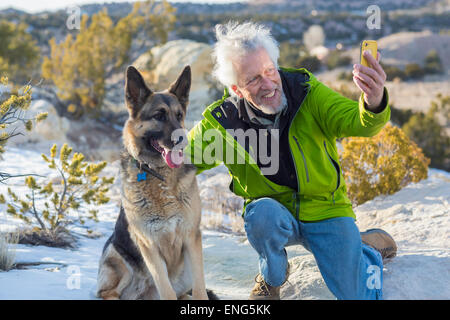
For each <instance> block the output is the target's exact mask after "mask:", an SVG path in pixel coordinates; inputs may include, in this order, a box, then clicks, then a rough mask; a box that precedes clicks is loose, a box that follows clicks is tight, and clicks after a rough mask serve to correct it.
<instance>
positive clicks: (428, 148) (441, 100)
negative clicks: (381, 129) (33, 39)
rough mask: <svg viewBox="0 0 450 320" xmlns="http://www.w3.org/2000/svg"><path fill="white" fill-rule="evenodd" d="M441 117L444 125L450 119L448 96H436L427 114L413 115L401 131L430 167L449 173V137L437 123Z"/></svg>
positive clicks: (449, 99) (449, 97)
mask: <svg viewBox="0 0 450 320" xmlns="http://www.w3.org/2000/svg"><path fill="white" fill-rule="evenodd" d="M439 114H440V115H443V116H444V119H445V121H446V123H448V122H449V117H450V96H446V97H443V96H438V101H437V102H433V103H432V105H431V108H430V109H429V110H428V112H427V113H422V112H419V113H415V114H414V115H413V116H411V118H410V119H409V120H408V122H406V123H405V124H404V125H403V127H402V129H403V130H404V131H405V133H406V134H407V135H408V137H409V138H410V139H412V140H413V141H415V142H416V143H417V144H418V145H419V147H420V148H422V149H423V152H424V153H425V155H426V156H427V157H429V158H430V159H431V166H432V167H434V168H438V169H443V170H446V171H450V136H449V135H448V134H447V133H446V129H445V127H444V126H442V125H441V124H440V123H439V121H438V115H439Z"/></svg>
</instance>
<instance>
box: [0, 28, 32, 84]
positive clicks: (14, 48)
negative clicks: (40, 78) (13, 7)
mask: <svg viewBox="0 0 450 320" xmlns="http://www.w3.org/2000/svg"><path fill="white" fill-rule="evenodd" d="M27 28H28V26H27V25H26V24H23V23H20V24H15V23H13V22H8V21H6V20H0V39H1V45H0V76H7V77H8V78H9V79H10V81H11V82H13V83H16V84H24V83H28V82H29V81H30V80H31V79H32V78H33V76H34V73H35V72H36V71H37V67H38V63H39V59H40V51H39V48H38V47H37V45H36V43H35V41H34V40H33V39H32V37H31V35H30V34H29V33H28V32H27V31H26V30H27Z"/></svg>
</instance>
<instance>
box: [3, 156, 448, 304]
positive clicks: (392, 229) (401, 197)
mask: <svg viewBox="0 0 450 320" xmlns="http://www.w3.org/2000/svg"><path fill="white" fill-rule="evenodd" d="M4 158H5V159H8V161H2V162H0V166H1V171H7V172H9V173H24V172H26V173H38V174H40V175H44V176H45V175H48V174H49V173H50V172H51V170H50V169H48V168H47V165H46V163H45V162H44V161H43V160H41V157H40V154H39V153H36V152H32V151H27V150H20V149H15V148H9V149H8V150H7V152H6V153H5V154H4ZM105 170H107V171H108V173H109V174H110V175H111V174H116V173H117V166H116V165H114V164H113V165H111V166H108V167H107V168H106V169H105ZM199 178H200V177H199ZM200 179H201V178H200ZM22 181H23V178H15V179H12V180H10V181H9V182H8V186H10V187H11V188H13V189H14V190H16V191H17V192H18V193H20V190H23V189H21V187H20V185H21V184H22ZM8 186H6V185H0V193H5V192H6V188H7V187H8ZM116 195H117V194H116ZM449 202H450V174H449V173H446V172H443V171H440V170H433V169H431V170H430V171H429V178H428V179H426V180H424V181H421V182H419V183H415V184H411V185H409V186H407V187H406V188H404V189H402V190H401V191H399V192H397V193H396V194H394V195H391V196H381V197H377V198H376V199H374V200H372V201H369V202H367V203H365V204H363V205H361V206H359V207H357V208H356V209H355V212H356V215H357V218H358V220H357V223H358V226H359V227H360V229H361V230H365V229H367V228H374V227H380V228H383V229H385V230H386V231H388V232H389V233H391V234H392V235H393V236H394V238H395V239H396V241H397V243H398V247H399V251H398V256H397V257H395V258H394V259H391V260H390V261H389V262H387V263H386V264H385V268H384V297H385V299H450V239H449V230H450V228H449V227H450V220H449V213H450V212H449V211H450V207H449ZM99 209H100V210H99V219H100V222H98V223H95V222H90V221H88V222H87V223H86V226H78V227H75V228H74V229H73V231H74V232H75V233H76V234H77V236H78V237H79V246H78V248H76V249H73V250H65V249H58V248H49V247H44V246H38V247H33V246H27V245H16V246H15V247H16V262H19V263H20V262H45V263H46V264H42V265H39V266H33V267H30V268H29V269H26V270H11V271H9V272H0V299H95V297H94V293H95V287H96V278H97V269H98V260H99V258H100V254H101V251H102V248H103V245H104V243H105V241H106V239H107V238H108V237H109V235H110V234H111V232H112V229H113V226H114V223H115V218H116V217H117V214H118V212H119V209H118V205H117V201H116V200H114V201H112V202H111V203H110V204H107V205H104V206H102V207H101V208H99ZM22 225H23V223H22V222H21V221H18V220H16V219H13V218H11V217H10V216H7V215H6V213H5V206H3V205H2V206H0V231H11V230H14V229H15V228H17V227H20V226H22ZM86 227H89V228H92V229H94V230H95V231H97V232H99V233H101V234H102V236H101V237H100V238H97V239H91V238H88V237H86V236H85V235H86V232H85V228H86ZM203 248H204V261H205V277H206V284H207V287H208V288H210V289H213V290H214V291H215V292H216V293H217V294H218V296H219V297H220V298H222V299H247V297H248V295H249V293H250V290H251V288H252V287H253V284H254V277H255V276H256V274H257V273H258V266H257V264H258V258H257V255H256V253H255V251H254V250H253V249H252V248H251V246H250V245H249V243H248V241H247V240H246V237H245V236H236V235H232V234H227V233H221V232H217V231H211V230H204V231H203ZM288 255H289V257H290V258H291V259H290V261H291V263H293V267H292V270H291V277H290V279H289V283H286V284H285V285H284V286H283V288H282V292H281V294H282V297H283V298H286V299H334V297H333V296H332V294H331V293H330V292H329V291H328V289H327V288H326V286H325V284H324V282H323V280H322V277H321V276H320V272H319V271H318V269H317V265H316V263H315V261H314V259H313V257H312V255H311V254H310V253H309V252H307V251H306V250H305V249H303V248H302V247H301V246H293V247H289V248H288Z"/></svg>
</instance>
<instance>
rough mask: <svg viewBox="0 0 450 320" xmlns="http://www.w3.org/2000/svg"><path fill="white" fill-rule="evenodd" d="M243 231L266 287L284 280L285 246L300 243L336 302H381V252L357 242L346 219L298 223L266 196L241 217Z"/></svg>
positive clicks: (351, 222)
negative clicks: (359, 300)
mask: <svg viewBox="0 0 450 320" xmlns="http://www.w3.org/2000/svg"><path fill="white" fill-rule="evenodd" d="M244 222H245V231H246V232H247V238H248V240H249V242H250V244H251V245H252V247H253V248H254V249H255V250H256V251H257V253H258V255H259V269H260V273H261V275H262V276H263V278H264V280H265V281H266V282H267V283H268V284H269V285H271V286H280V285H282V284H283V282H284V281H285V279H286V269H287V263H288V261H287V254H286V250H285V247H286V246H290V245H297V244H301V245H303V246H304V247H305V249H307V250H308V251H310V252H311V253H312V254H313V255H314V258H315V260H316V262H317V266H318V267H319V270H320V273H321V274H322V277H323V279H324V281H325V283H326V285H327V287H328V289H329V290H330V291H331V292H332V293H333V294H334V295H335V296H336V298H338V299H382V272H383V262H382V258H381V255H380V253H379V252H378V251H377V250H375V249H373V248H372V247H370V246H368V245H365V244H363V243H362V242H361V236H360V234H359V230H358V227H357V226H356V224H355V221H354V219H353V218H351V217H339V218H332V219H327V220H322V221H318V222H302V221H298V220H296V219H295V218H294V217H293V216H292V214H291V213H290V212H289V211H288V210H287V209H286V208H285V207H284V206H283V205H282V204H280V203H279V202H277V201H276V200H273V199H271V198H261V199H258V200H254V201H253V202H251V203H250V204H248V205H247V207H246V209H245V214H244Z"/></svg>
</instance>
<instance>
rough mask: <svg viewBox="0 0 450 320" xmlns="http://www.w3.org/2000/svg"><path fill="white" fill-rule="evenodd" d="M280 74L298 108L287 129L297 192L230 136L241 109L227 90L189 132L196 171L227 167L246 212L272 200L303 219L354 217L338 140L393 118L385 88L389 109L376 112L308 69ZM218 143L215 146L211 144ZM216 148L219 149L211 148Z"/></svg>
mask: <svg viewBox="0 0 450 320" xmlns="http://www.w3.org/2000/svg"><path fill="white" fill-rule="evenodd" d="M280 73H282V74H283V75H284V77H283V78H285V79H287V80H286V81H287V82H286V83H287V86H288V88H285V84H283V91H285V92H286V90H290V92H291V93H290V95H289V96H290V97H293V98H292V99H294V101H295V102H296V104H297V106H296V109H297V110H296V111H295V113H294V115H293V118H292V120H291V121H290V123H289V126H288V128H287V129H288V130H289V131H288V135H289V136H288V139H289V149H290V151H291V156H292V157H293V161H294V165H295V171H296V174H297V181H298V189H297V190H293V189H292V188H290V187H288V186H285V185H281V184H276V183H274V182H272V181H271V180H269V179H268V178H267V177H266V176H264V175H263V174H262V172H261V169H260V167H258V165H257V163H256V161H254V160H253V158H252V157H251V156H250V154H249V152H248V151H247V150H246V148H245V147H244V146H243V145H241V144H240V143H239V142H238V141H237V140H236V139H235V138H234V137H233V136H232V135H231V134H230V133H229V132H227V129H230V128H234V127H235V126H237V124H238V123H239V121H238V120H237V118H233V116H232V115H233V112H234V111H233V109H236V108H233V105H231V107H230V103H228V102H227V101H229V94H228V92H227V91H226V90H225V94H224V96H223V98H222V99H221V100H219V101H216V102H214V103H213V104H211V105H210V106H208V107H207V108H206V109H205V111H204V112H203V117H204V118H203V119H202V120H201V121H200V122H199V123H197V124H196V125H195V127H194V128H193V129H192V130H191V131H190V132H189V135H188V141H189V144H188V146H187V148H186V149H185V152H186V155H187V157H188V158H189V159H190V160H191V161H192V163H193V164H194V165H195V166H196V167H197V173H200V172H202V171H204V170H207V169H211V168H213V167H215V166H217V165H219V164H221V163H224V164H225V166H226V167H227V168H228V169H229V172H230V175H231V178H232V182H231V184H230V190H231V191H232V192H234V193H235V194H236V195H238V196H241V197H243V198H244V199H245V204H244V211H245V206H246V205H247V204H248V203H250V202H251V201H253V200H255V199H258V198H261V197H270V198H272V199H275V200H277V201H279V202H280V203H281V204H283V205H284V206H285V207H286V208H287V209H288V210H289V211H290V212H291V213H292V214H293V215H294V217H295V218H297V219H299V220H302V221H317V220H323V219H328V218H333V217H344V216H348V217H353V218H355V214H354V212H353V210H352V204H351V202H350V200H349V199H348V197H347V189H346V185H345V182H344V178H343V175H342V171H341V166H340V164H339V156H338V152H337V147H336V139H337V138H342V137H349V136H363V137H371V136H373V135H375V134H377V133H378V132H379V131H380V130H381V129H382V128H383V126H384V125H385V124H386V122H387V121H389V118H390V108H389V106H388V96H387V91H386V89H385V93H384V98H383V103H384V104H385V108H384V109H383V111H381V112H380V113H373V112H371V111H368V110H366V109H365V107H364V100H363V95H362V94H361V97H360V99H359V102H357V101H352V100H350V99H348V98H345V97H343V96H342V95H340V94H339V93H336V92H335V91H333V90H331V89H330V88H328V87H327V86H325V85H324V84H322V83H321V82H319V81H318V80H317V79H316V78H315V77H314V75H313V74H311V73H310V72H309V71H307V70H306V69H284V68H282V69H281V70H280ZM230 118H231V120H230ZM208 129H215V130H213V133H214V134H213V135H212V136H213V137H211V134H209V135H208V134H207V135H205V132H206V130H208ZM209 133H211V131H210V132H209ZM216 139H218V140H217V141H215V140H216ZM214 141H215V142H216V143H212V142H214ZM217 142H219V144H217ZM217 145H220V148H217V147H214V148H212V146H217ZM205 155H208V156H210V157H209V158H208V157H205ZM230 159H233V160H234V161H230ZM230 162H233V163H230ZM280 165H282V160H280Z"/></svg>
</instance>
